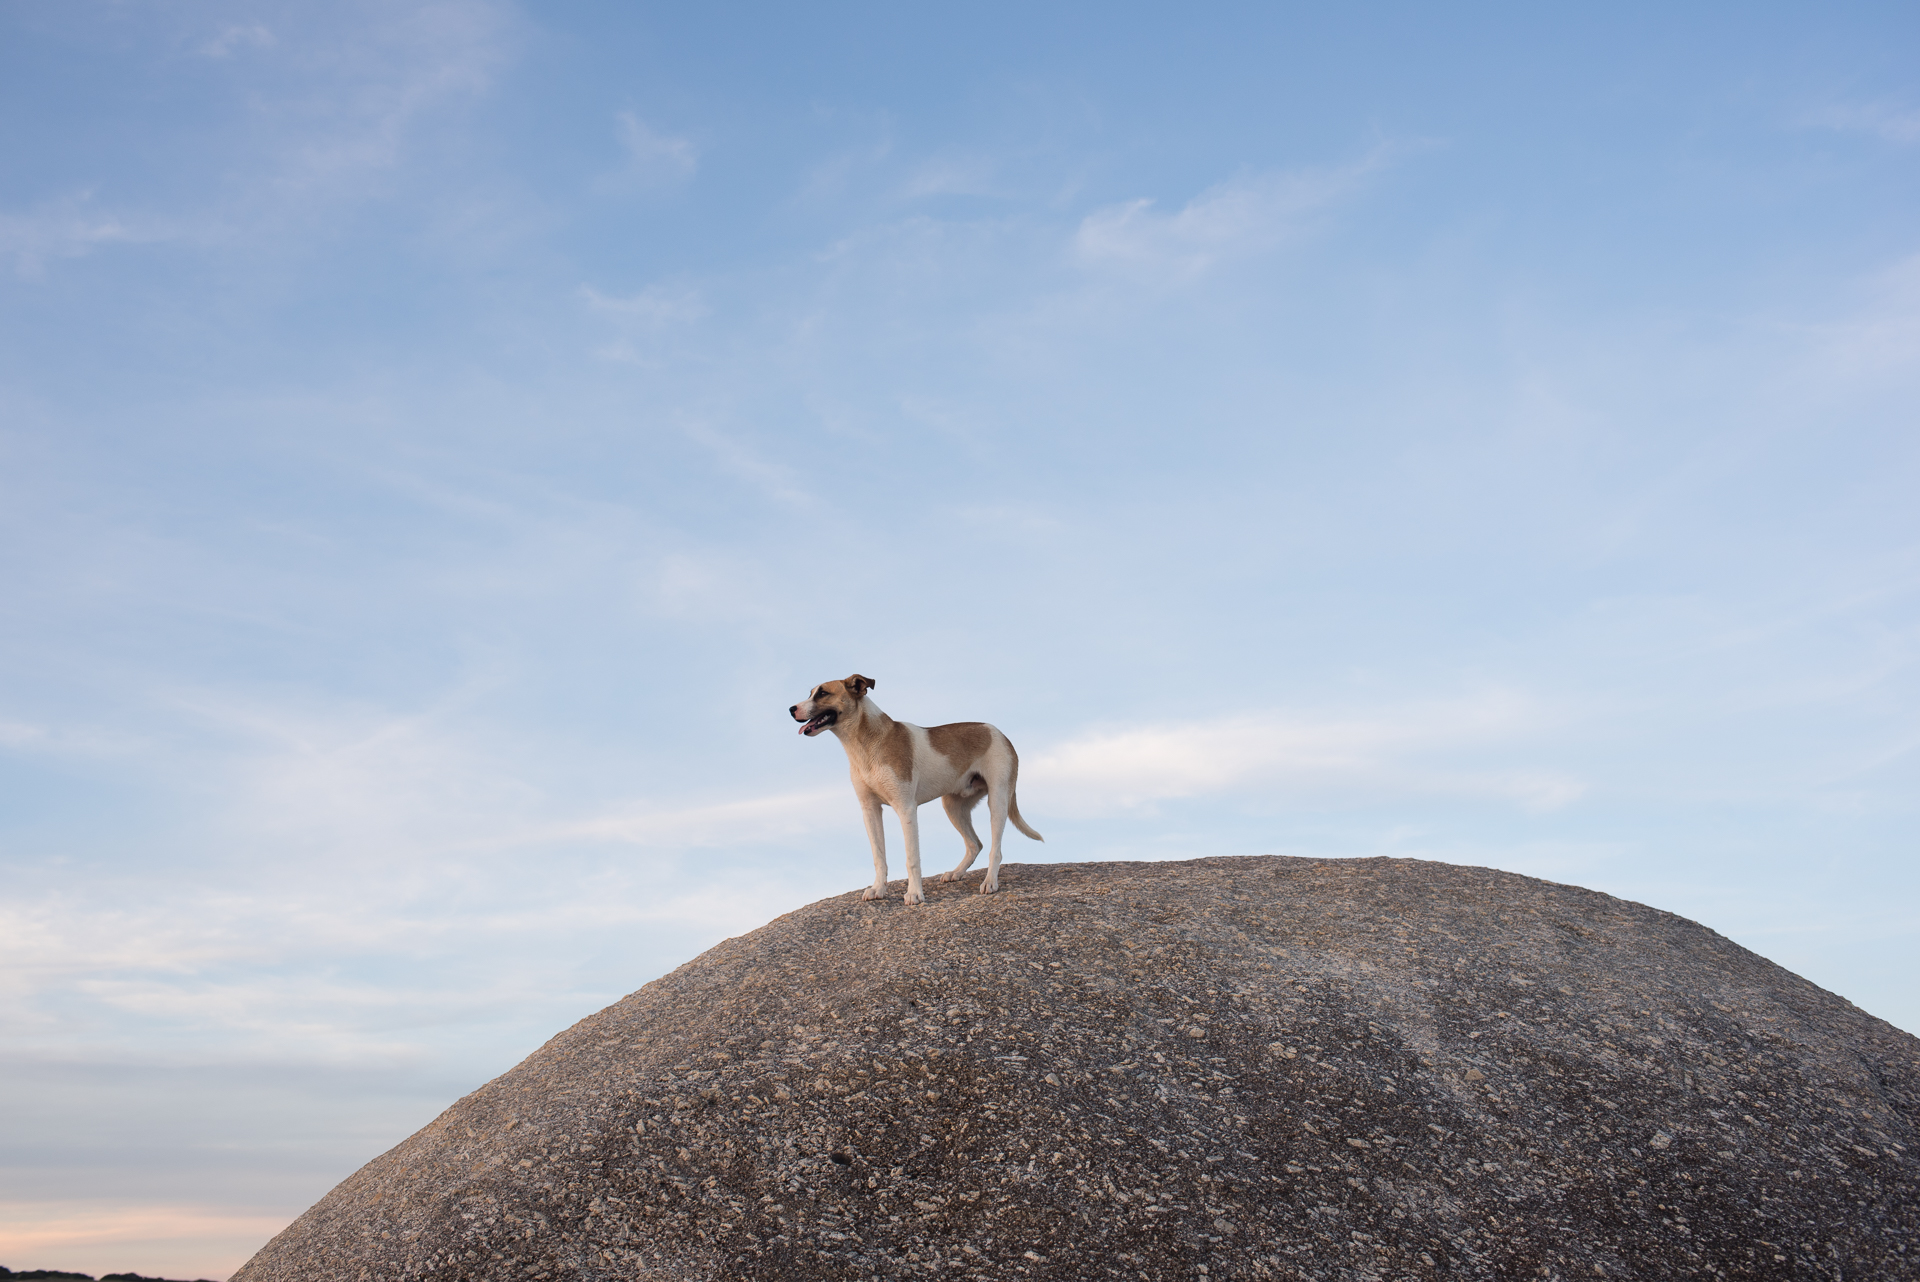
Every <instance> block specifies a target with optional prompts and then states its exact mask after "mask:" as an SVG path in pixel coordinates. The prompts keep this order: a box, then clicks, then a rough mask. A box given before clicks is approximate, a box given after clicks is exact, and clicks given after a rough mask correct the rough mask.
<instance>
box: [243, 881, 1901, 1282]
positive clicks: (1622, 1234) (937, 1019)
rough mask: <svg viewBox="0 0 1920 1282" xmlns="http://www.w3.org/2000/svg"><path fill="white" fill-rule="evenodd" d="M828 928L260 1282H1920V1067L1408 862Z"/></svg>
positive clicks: (402, 1164) (566, 1068)
mask: <svg viewBox="0 0 1920 1282" xmlns="http://www.w3.org/2000/svg"><path fill="white" fill-rule="evenodd" d="M1003 878H1004V883H1003V884H1004V886H1005V889H1004V890H1003V891H1002V893H1000V894H998V895H993V896H982V895H977V894H974V893H972V891H973V887H974V884H975V883H974V880H973V879H969V880H968V881H967V882H965V883H962V884H958V885H945V886H932V885H930V886H929V887H928V891H929V900H928V903H927V904H926V906H925V907H921V908H912V909H909V908H904V907H903V906H902V905H901V904H900V902H899V901H898V900H897V899H890V900H886V901H881V902H877V903H867V902H863V901H861V900H860V899H859V897H858V896H857V895H852V894H849V895H843V896H840V897H837V898H834V899H827V900H823V901H821V902H820V903H817V904H814V905H812V906H810V907H807V908H803V909H801V910H799V911H798V912H794V913H790V914H788V915H787V916H785V917H782V918H780V919H779V920H778V921H775V922H773V923H771V924H770V925H767V926H764V927H762V928H761V929H759V930H756V931H754V932H753V933H751V934H748V935H743V936H741V937H739V938H737V939H730V940H728V941H726V942H725V943H723V944H721V945H719V946H718V947H716V948H714V949H712V950H710V951H709V952H707V953H705V954H704V955H702V956H700V957H698V958H696V959H695V960H693V961H691V962H688V963H687V964H686V965H685V966H682V967H681V968H680V969H679V970H677V971H675V972H674V973H673V974H671V975H668V976H666V977H665V978H663V979H659V980H656V981H654V982H653V983H651V984H648V985H647V986H646V987H645V988H642V989H641V990H640V991H639V992H637V993H635V994H633V995H632V996H631V997H628V998H626V999H625V1000H624V1001H622V1002H620V1003H618V1004H617V1005H614V1006H611V1007H609V1008H607V1009H606V1010H604V1011H601V1012H600V1013H599V1014H597V1015H594V1016H592V1017H591V1018H589V1019H584V1020H582V1021H580V1023H578V1024H576V1025H574V1026H573V1027H572V1028H570V1029H568V1030H567V1031H566V1032H564V1033H562V1034H560V1035H559V1036H558V1037H555V1038H554V1039H553V1040H552V1041H550V1042H548V1043H547V1044H546V1045H545V1046H544V1047H542V1048H541V1049H540V1050H539V1051H538V1052H536V1053H535V1054H534V1055H532V1056H531V1057H529V1058H528V1059H527V1060H526V1062H525V1063H523V1064H521V1065H520V1066H519V1067H518V1068H515V1069H514V1070H513V1071H512V1072H510V1073H507V1074H505V1075H504V1076H502V1077H500V1078H498V1079H496V1080H494V1081H492V1082H489V1083H488V1084H487V1085H485V1086H483V1087H481V1088H480V1089H479V1090H477V1091H475V1092H473V1094H471V1095H469V1096H467V1097H466V1098H465V1099H463V1100H461V1101H460V1102H459V1103H457V1104H455V1105H454V1106H453V1107H452V1108H449V1109H448V1110H447V1111H446V1112H445V1113H444V1114H442V1115H441V1116H440V1118H439V1119H438V1120H436V1121H435V1122H433V1123H432V1124H431V1125H430V1126H428V1127H427V1128H426V1129H424V1130H422V1131H421V1132H420V1133H419V1134H417V1135H415V1136H413V1137H412V1138H411V1139H409V1140H407V1141H406V1142H405V1143H403V1144H401V1145H400V1146H399V1147H397V1148H395V1149H393V1150H392V1151H391V1152H388V1153H386V1154H384V1155H382V1156H381V1157H379V1158H376V1159H375V1160H374V1161H372V1162H370V1163H369V1164H368V1165H367V1166H366V1167H364V1168H362V1169H361V1170H360V1171H359V1172H358V1173H356V1174H355V1175H353V1176H352V1177H351V1178H350V1179H348V1180H347V1181H346V1182H345V1183H343V1184H341V1185H340V1186H339V1187H338V1188H336V1189H335V1190H334V1191H333V1192H332V1193H330V1194H328V1195H327V1197H326V1198H325V1199H324V1200H322V1201H321V1202H320V1203H319V1204H318V1205H317V1206H315V1207H314V1208H313V1209H312V1210H310V1211H308V1212H307V1213H306V1214H305V1215H303V1216H301V1217H300V1219H299V1220H297V1221H295V1222H294V1223H293V1224H292V1225H291V1226H290V1227H289V1228H288V1229H287V1230H286V1231H285V1232H283V1233H281V1234H280V1235H279V1236H278V1237H276V1238H275V1239H274V1240H273V1241H272V1242H270V1243H269V1244H268V1245H267V1246H266V1247H265V1248H264V1249H263V1250H262V1251H261V1252H260V1253H259V1254H258V1255H256V1256H255V1257H254V1258H253V1260H252V1261H251V1262H250V1263H249V1264H248V1265H247V1266H246V1267H245V1268H243V1269H242V1270H241V1271H240V1272H239V1273H238V1274H236V1275H235V1282H294V1280H295V1279H300V1280H302V1282H307V1280H311V1282H321V1280H323V1279H324V1280H325V1282H341V1280H346V1282H380V1280H397V1279H413V1278H435V1279H441V1278H445V1279H456V1278H473V1279H508V1278H513V1279H534V1280H536V1282H539V1280H542V1279H560V1278H565V1279H662V1280H665V1279H673V1280H675V1282H679V1280H682V1279H698V1278H778V1279H788V1278H794V1279H806V1278H835V1279H841V1278H872V1277H876V1276H877V1277H886V1278H893V1277H951V1278H975V1279H981V1278H984V1279H1001V1278H1009V1279H1011V1278H1034V1279H1040V1278H1057V1279H1104V1278H1125V1279H1133V1278H1143V1279H1148V1280H1149V1282H1159V1280H1160V1279H1167V1278H1198V1277H1201V1276H1205V1277H1206V1278H1208V1279H1209V1280H1210V1282H1215V1280H1218V1279H1238V1278H1342V1279H1371V1278H1382V1279H1384V1278H1395V1279H1399V1278H1426V1277H1435V1276H1444V1277H1469V1278H1536V1277H1537V1278H1569V1279H1570V1278H1596V1277H1612V1278H1648V1279H1666V1278H1676V1277H1687V1276H1694V1275H1700V1276H1713V1275H1718V1276H1724V1277H1741V1278H1746V1277H1752V1278H1776V1277H1777V1278H1845V1279H1854V1278H1861V1279H1865V1278H1881V1279H1886V1278H1902V1277H1920V1258H1917V1257H1920V1196H1917V1195H1916V1194H1917V1190H1916V1182H1915V1178H1914V1173H1913V1172H1914V1163H1915V1159H1916V1157H1920V1141H1916V1139H1915V1134H1914V1127H1915V1123H1916V1120H1920V1041H1916V1039H1915V1038H1913V1037H1911V1036H1909V1035H1908V1034H1906V1033H1903V1032H1901V1031H1900V1030H1898V1029H1896V1028H1893V1027H1892V1026H1890V1025H1888V1024H1886V1023H1884V1022H1883V1021H1881V1020H1878V1019H1875V1018H1873V1017H1872V1016H1870V1015H1867V1014H1865V1013H1864V1012H1862V1011H1860V1010H1858V1009H1856V1008H1855V1007H1853V1006H1851V1005H1849V1004H1848V1003H1847V1002H1846V1001H1844V1000H1842V999H1841V998H1839V997H1836V996H1834V995H1833V994H1832V993H1829V992H1826V991H1824V990H1823V989H1820V988H1818V987H1816V986H1814V985H1813V984H1811V983H1808V982H1807V981H1806V980H1804V979H1801V978H1799V977H1797V976H1795V975H1793V974H1791V973H1789V972H1787V971H1785V970H1782V969H1781V968H1780V967H1778V966H1776V965H1774V964H1773V963H1771V962H1769V961H1767V960H1766V959H1765V958H1762V957H1758V956H1756V955H1754V954H1753V953H1750V952H1748V951H1747V950H1746V949H1744V948H1741V947H1739V946H1738V945H1736V944H1734V943H1732V942H1730V941H1729V940H1726V939H1724V938H1722V937H1721V936H1719V935H1717V934H1715V933H1714V932H1713V931H1711V930H1708V929H1706V928H1705V927H1703V926H1700V925H1697V924H1695V923H1694V922H1691V921H1687V920H1685V919H1683V918H1680V917H1676V916H1673V915H1672V914H1670V913H1664V912H1659V911H1657V910H1655V909H1652V908H1646V907H1643V906H1641V905H1639V904H1633V903H1627V902H1625V901H1622V900H1619V899H1614V898H1611V897H1609V896H1607V895H1602V894H1597V893H1595V892H1593V891H1588V890H1581V889H1579V888H1577V887H1573V886H1561V885H1555V884H1553V883H1551V882H1545V881H1537V880H1534V879H1532V878H1528V877H1520V876H1515V875H1513V874H1510V873H1501V872H1493V871H1489V870H1487V869H1482V868H1460V867H1454V866H1450V865H1447V864H1439V863H1427V862H1421V861H1415V860H1399V859H1358V860H1313V859H1280V858H1258V859H1198V860H1192V861H1189V862H1185V863H1110V864H1078V865H1038V866H1019V865H1015V866H1013V867H1011V868H1008V869H1006V870H1005V871H1004V872H1003Z"/></svg>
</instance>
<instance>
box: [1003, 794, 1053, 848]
mask: <svg viewBox="0 0 1920 1282" xmlns="http://www.w3.org/2000/svg"><path fill="white" fill-rule="evenodd" d="M1007 818H1009V819H1011V820H1013V826H1014V827H1016V828H1018V829H1019V830H1020V831H1021V832H1024V833H1026V834H1027V836H1029V837H1031V838H1033V839H1034V840H1035V841H1045V840H1046V838H1045V837H1042V836H1041V835H1040V834H1039V833H1037V832H1035V831H1034V830H1033V829H1031V828H1029V827H1027V821H1026V820H1024V819H1022V818H1021V817H1020V798H1019V796H1018V795H1017V794H1015V793H1013V792H1012V791H1009V792H1008V793H1007Z"/></svg>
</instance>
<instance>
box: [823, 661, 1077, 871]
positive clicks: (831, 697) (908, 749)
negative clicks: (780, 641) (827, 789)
mask: <svg viewBox="0 0 1920 1282" xmlns="http://www.w3.org/2000/svg"><path fill="white" fill-rule="evenodd" d="M874 684H875V683H874V680H873V678H872V677H863V676H861V675H860V674H859V673H857V672H856V673H855V674H854V675H852V676H850V677H848V678H847V679H846V680H844V681H828V682H825V683H823V684H821V685H817V686H815V687H814V688H813V690H812V692H811V693H809V694H808V695H807V697H806V698H805V699H803V700H801V701H800V702H799V703H796V704H794V705H793V706H792V707H791V708H788V709H787V712H788V714H789V715H791V716H792V717H793V719H794V720H795V721H799V722H802V723H803V724H802V725H801V727H800V733H801V734H803V735H805V736H807V737H808V738H812V737H813V736H814V735H817V734H819V733H820V732H821V731H822V730H831V731H833V733H834V735H835V736H836V737H837V738H838V739H839V740H840V746H841V747H843V748H845V749H846V750H847V762H848V765H849V767H850V773H851V774H852V776H853V793H854V796H856V797H858V798H859V799H860V810H861V813H862V814H864V815H865V816H866V820H867V842H868V844H869V845H871V846H872V847H873V885H871V886H869V887H868V888H867V889H866V891H865V892H864V893H863V894H862V895H861V898H862V899H880V898H883V897H885V895H886V893H887V836H886V832H885V830H884V829H883V828H882V827H881V826H880V807H881V806H892V807H893V813H894V814H896V815H898V816H899V817H900V835H901V837H902V838H903V839H904V840H905V843H906V847H907V893H906V902H907V904H908V905H909V906H911V905H913V904H923V903H925V902H926V901H927V897H926V895H925V894H923V893H922V892H921V889H920V807H921V806H922V805H924V804H925V803H927V802H929V801H932V800H933V799H934V798H935V797H938V798H940V804H941V805H942V806H944V807H945V808H946V812H947V818H948V819H950V820H952V821H953V826H954V827H955V828H957V829H958V830H959V832H960V838H961V840H963V841H965V842H966V843H967V855H966V858H964V859H962V860H961V861H960V864H959V866H958V867H956V868H955V869H954V870H953V871H952V872H943V873H941V874H940V876H939V878H938V879H937V880H940V881H957V880H959V878H960V877H961V876H962V875H963V874H964V873H965V872H966V871H967V869H968V868H970V867H972V866H973V861H974V859H975V858H976V857H977V856H978V855H979V854H980V835H979V834H978V833H976V832H974V830H973V808H974V807H975V806H977V805H979V804H980V798H982V797H985V798H986V799H987V813H988V814H989V815H990V816H991V820H992V827H993V845H992V847H991V848H990V849H989V850H988V852H987V875H986V876H985V877H984V878H982V879H981V881H980V893H981V894H983V895H991V894H993V893H994V892H995V891H996V890H999V889H1000V834H1001V832H1002V831H1003V830H1004V829H1005V828H1006V826H1007V820H1009V819H1011V820H1013V826H1014V827H1016V828H1018V829H1019V830H1020V831H1021V832H1023V833H1025V834H1026V835H1027V836H1029V837H1031V838H1033V839H1034V840H1035V841H1045V840H1046V838H1045V837H1042V836H1041V835H1040V834H1039V833H1037V832H1035V831H1034V830H1033V829H1031V828H1029V827H1027V823H1026V820H1024V819H1022V818H1021V817H1020V804H1019V802H1017V801H1016V800H1015V799H1014V795H1013V784H1014V779H1015V778H1016V777H1017V776H1018V775H1019V773H1020V757H1019V754H1017V753H1015V752H1014V750H1013V744H1012V742H1011V741H1009V740H1008V738H1007V736H1005V735H1004V734H1001V733H1000V731H999V730H997V729H995V728H994V727H993V726H990V725H988V724H987V723H986V722H984V721H956V722H954V723H953V724H951V725H945V726H915V725H908V724H907V723H906V722H904V721H895V720H894V719H893V718H892V717H890V716H888V715H887V714H886V713H884V712H882V711H880V709H879V707H878V706H877V705H875V703H874V702H873V700H871V699H869V698H867V692H868V691H869V690H871V689H873V687H874Z"/></svg>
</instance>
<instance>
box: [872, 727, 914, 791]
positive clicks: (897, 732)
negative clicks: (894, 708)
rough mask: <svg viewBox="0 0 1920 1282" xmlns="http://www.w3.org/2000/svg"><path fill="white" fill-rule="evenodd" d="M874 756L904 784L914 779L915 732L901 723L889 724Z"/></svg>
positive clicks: (876, 747)
mask: <svg viewBox="0 0 1920 1282" xmlns="http://www.w3.org/2000/svg"><path fill="white" fill-rule="evenodd" d="M873 755H874V756H875V757H876V758H878V759H879V762H880V764H881V765H883V766H885V767H886V768H887V769H889V770H891V771H893V777H894V778H896V779H898V780H900V781H901V782H902V783H905V782H906V781H907V780H909V779H912V778H913V732H912V731H911V730H909V729H907V728H906V726H904V725H902V724H901V723H900V722H898V721H892V720H889V721H888V722H887V728H886V731H885V732H884V734H883V737H882V738H881V740H880V742H879V743H877V744H875V745H874V751H873Z"/></svg>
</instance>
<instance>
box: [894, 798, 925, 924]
mask: <svg viewBox="0 0 1920 1282" xmlns="http://www.w3.org/2000/svg"><path fill="white" fill-rule="evenodd" d="M902 800H903V801H904V803H905V804H902V802H895V803H894V809H895V810H896V811H898V812H899V814H900V836H901V838H902V839H903V840H904V841H905V842H906V846H907V894H906V903H907V905H908V906H909V907H911V906H912V905H914V904H924V903H926V902H927V897H926V895H924V894H922V893H921V891H920V807H919V806H916V805H914V804H913V799H912V797H911V796H909V797H906V798H903V799H902Z"/></svg>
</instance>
